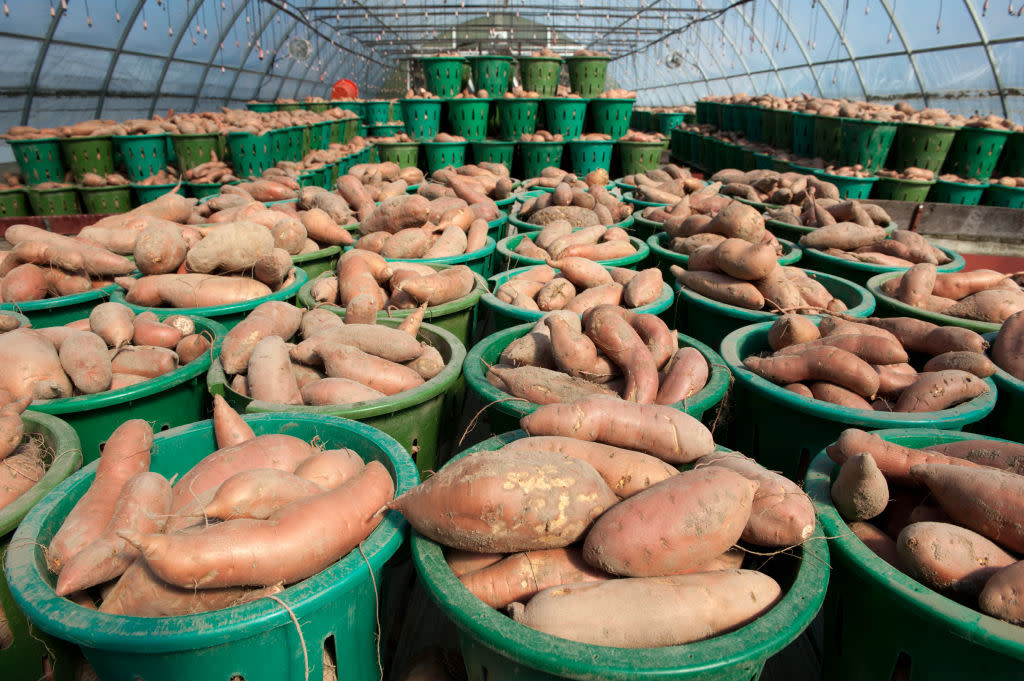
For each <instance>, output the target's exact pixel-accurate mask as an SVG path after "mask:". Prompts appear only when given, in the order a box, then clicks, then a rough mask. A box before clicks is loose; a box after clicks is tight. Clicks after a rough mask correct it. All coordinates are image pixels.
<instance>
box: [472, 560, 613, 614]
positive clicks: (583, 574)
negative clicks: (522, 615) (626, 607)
mask: <svg viewBox="0 0 1024 681" xmlns="http://www.w3.org/2000/svg"><path fill="white" fill-rule="evenodd" d="M610 578H611V577H610V576H609V575H607V574H605V573H603V572H601V571H600V570H596V569H594V568H592V567H591V566H589V565H587V564H586V562H584V561H583V558H582V557H581V556H580V551H579V549H577V548H573V547H568V548H558V549H542V550H539V551H526V552H523V553H515V554H512V555H511V556H508V557H507V558H505V559H503V560H501V561H499V562H497V563H495V564H493V565H490V566H487V567H484V568H481V569H479V570H476V571H474V572H471V573H469V574H468V575H464V576H463V577H461V578H460V581H461V582H462V584H463V585H464V586H465V587H466V588H467V589H469V590H470V591H471V592H472V593H473V595H474V596H476V597H477V598H479V599H480V600H482V601H483V602H484V603H486V604H487V605H489V606H490V607H492V608H497V609H501V608H504V607H505V606H507V605H509V604H511V603H513V602H515V601H525V600H528V599H529V598H531V597H532V596H534V595H535V594H537V593H538V592H540V591H543V590H544V589H548V588H551V587H554V586H560V585H562V584H575V583H579V582H599V581H604V580H606V579H610Z"/></svg>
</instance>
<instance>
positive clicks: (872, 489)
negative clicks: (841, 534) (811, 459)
mask: <svg viewBox="0 0 1024 681" xmlns="http://www.w3.org/2000/svg"><path fill="white" fill-rule="evenodd" d="M831 495H832V501H833V503H835V505H836V510H838V511H839V513H840V514H841V515H842V516H843V518H845V519H846V520H870V519H871V518H874V517H875V516H877V515H879V514H880V513H881V512H882V511H884V510H885V507H886V505H887V504H888V503H889V485H888V483H886V481H885V476H884V475H882V472H881V471H880V470H879V468H878V465H877V464H876V463H875V460H874V458H872V456H871V455H870V454H867V453H864V452H862V453H860V454H856V455H854V456H851V457H850V458H848V459H847V460H846V461H844V462H843V464H842V466H840V468H839V475H838V476H836V479H835V482H833V483H832V487H831Z"/></svg>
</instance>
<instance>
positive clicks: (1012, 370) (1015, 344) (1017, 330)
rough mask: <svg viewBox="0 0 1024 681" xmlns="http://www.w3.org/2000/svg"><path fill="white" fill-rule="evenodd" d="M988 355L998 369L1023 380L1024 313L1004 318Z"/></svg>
mask: <svg viewBox="0 0 1024 681" xmlns="http://www.w3.org/2000/svg"><path fill="white" fill-rule="evenodd" d="M990 355H991V357H992V361H993V362H995V364H996V366H998V367H999V368H1000V369H1002V370H1003V371H1005V372H1006V373H1008V374H1010V375H1011V376H1013V377H1014V378H1017V379H1020V380H1024V312H1017V313H1014V314H1012V315H1010V316H1009V317H1007V318H1006V321H1004V322H1003V325H1002V326H1001V327H1000V328H999V334H998V335H997V336H996V340H995V342H994V343H992V350H991V352H990Z"/></svg>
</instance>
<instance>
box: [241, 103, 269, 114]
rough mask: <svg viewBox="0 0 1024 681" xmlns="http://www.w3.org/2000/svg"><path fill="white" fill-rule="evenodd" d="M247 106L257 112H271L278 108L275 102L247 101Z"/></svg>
mask: <svg viewBox="0 0 1024 681" xmlns="http://www.w3.org/2000/svg"><path fill="white" fill-rule="evenodd" d="M245 106H246V108H247V109H249V111H255V112H256V113H271V112H272V111H274V110H276V108H277V107H275V106H274V103H273V102H246V104H245Z"/></svg>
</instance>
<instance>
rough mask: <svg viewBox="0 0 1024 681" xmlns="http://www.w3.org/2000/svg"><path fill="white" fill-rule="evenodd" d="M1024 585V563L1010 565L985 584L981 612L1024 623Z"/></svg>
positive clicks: (981, 599) (979, 602)
mask: <svg viewBox="0 0 1024 681" xmlns="http://www.w3.org/2000/svg"><path fill="white" fill-rule="evenodd" d="M1022 584H1024V561H1017V562H1016V563H1013V564H1012V565H1008V566H1006V567H1004V568H1002V569H1001V570H999V571H998V572H996V573H995V574H994V575H992V577H990V578H989V580H988V582H986V583H985V587H984V588H983V589H982V590H981V594H980V595H979V597H978V605H979V607H980V608H981V611H982V612H984V613H986V614H988V615H991V616H992V617H998V618H999V619H1002V620H1006V621H1007V622H1012V623H1013V624H1020V623H1022V622H1024V599H1021V596H1020V594H1021V585H1022Z"/></svg>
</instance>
